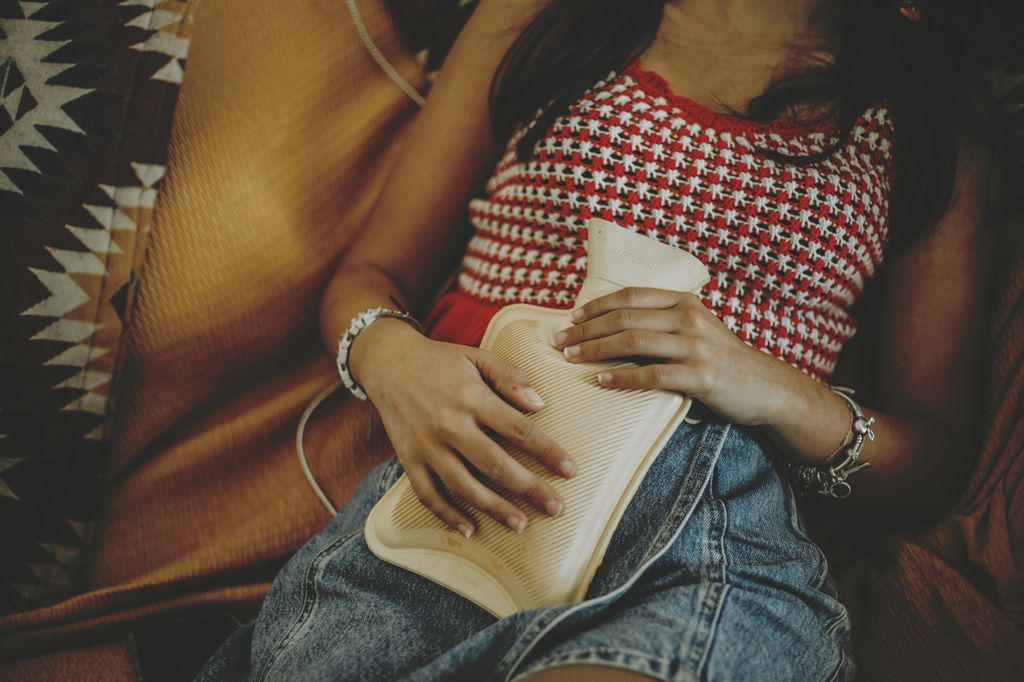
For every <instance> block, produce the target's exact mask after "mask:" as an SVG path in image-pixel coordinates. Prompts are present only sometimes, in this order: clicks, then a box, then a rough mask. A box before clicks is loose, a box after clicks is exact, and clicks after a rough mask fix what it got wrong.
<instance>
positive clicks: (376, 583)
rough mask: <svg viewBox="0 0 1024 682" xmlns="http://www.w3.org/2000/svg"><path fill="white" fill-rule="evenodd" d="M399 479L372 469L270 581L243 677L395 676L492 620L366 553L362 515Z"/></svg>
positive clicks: (388, 470) (385, 469)
mask: <svg viewBox="0 0 1024 682" xmlns="http://www.w3.org/2000/svg"><path fill="white" fill-rule="evenodd" d="M400 474H401V468H400V467H398V466H397V464H396V463H395V462H391V463H388V464H385V465H383V466H382V467H378V469H375V470H374V472H372V473H371V475H369V476H367V478H366V479H364V481H363V483H362V484H360V488H359V490H357V493H356V494H355V495H354V496H353V498H352V500H351V501H350V503H349V504H348V505H346V507H345V508H344V509H343V510H341V511H340V512H339V514H338V516H337V517H335V519H334V520H333V521H332V522H331V524H330V525H329V526H328V527H327V528H326V529H324V531H322V532H321V533H320V534H318V535H317V536H315V537H314V538H312V539H311V540H310V541H309V542H308V543H307V544H306V545H305V546H304V547H303V548H302V549H300V550H299V552H297V553H296V554H295V556H294V557H293V558H292V559H291V560H290V561H289V562H288V563H287V564H286V565H285V567H284V569H282V571H281V573H280V574H278V576H277V578H276V579H275V580H274V583H273V585H272V586H271V589H270V591H269V592H268V594H267V597H266V600H265V601H264V603H263V607H262V609H261V611H260V615H259V617H258V618H257V620H256V623H255V629H254V632H253V640H252V654H251V655H252V661H251V662H252V675H251V679H253V680H270V679H289V680H290V679H302V680H310V681H313V680H321V679H322V680H328V679H329V680H392V679H398V678H400V677H401V676H402V675H403V674H405V673H406V672H408V671H410V670H414V669H417V668H419V667H421V666H423V665H424V664H426V663H427V662H429V661H430V660H432V659H434V658H435V657H437V655H438V654H439V653H440V652H442V651H446V650H448V649H450V648H452V647H453V646H455V645H456V644H458V643H459V642H460V641H462V640H464V639H466V638H467V637H469V636H470V635H472V634H473V633H474V632H476V631H478V630H480V629H482V628H484V627H486V626H487V625H488V624H490V623H493V622H494V620H495V619H494V617H493V616H491V615H490V614H488V613H487V612H485V611H483V610H482V609H480V608H479V607H477V606H476V605H475V604H473V603H471V602H469V601H467V600H465V599H463V598H462V597H460V596H459V595H457V594H455V593H454V592H451V591H449V590H447V589H445V588H443V587H440V586H438V585H436V584H434V583H432V582H430V581H428V580H426V579H424V578H422V577H420V576H418V575H415V574H413V573H410V572H408V571H405V570H403V569H400V568H397V567H395V566H392V565H391V564H387V563H385V562H383V561H380V560H379V559H378V558H377V557H376V556H374V555H373V553H372V552H370V550H369V548H368V547H367V546H366V542H365V540H364V537H363V524H364V523H365V519H366V516H367V514H368V513H369V511H370V509H372V507H373V505H374V504H375V503H376V502H377V500H379V499H380V497H381V496H382V495H383V493H384V492H386V490H387V489H388V488H389V487H390V486H391V485H392V484H393V483H394V482H395V480H397V478H398V476H399V475H400Z"/></svg>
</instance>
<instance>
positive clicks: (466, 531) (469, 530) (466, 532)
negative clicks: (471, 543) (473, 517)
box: [458, 523, 473, 538]
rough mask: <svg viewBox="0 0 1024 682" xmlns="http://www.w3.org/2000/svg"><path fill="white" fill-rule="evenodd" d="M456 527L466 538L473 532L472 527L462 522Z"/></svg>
mask: <svg viewBox="0 0 1024 682" xmlns="http://www.w3.org/2000/svg"><path fill="white" fill-rule="evenodd" d="M458 528H459V532H460V533H462V534H463V535H464V536H465V537H467V538H468V537H469V536H471V535H472V534H473V529H472V528H470V527H469V526H467V525H466V524H464V523H460V524H459V526H458Z"/></svg>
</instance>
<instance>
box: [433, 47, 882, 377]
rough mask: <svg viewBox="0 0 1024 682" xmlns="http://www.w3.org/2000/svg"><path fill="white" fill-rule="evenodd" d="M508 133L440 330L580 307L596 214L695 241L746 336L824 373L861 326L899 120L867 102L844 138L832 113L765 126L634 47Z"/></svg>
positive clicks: (712, 300) (718, 306)
mask: <svg viewBox="0 0 1024 682" xmlns="http://www.w3.org/2000/svg"><path fill="white" fill-rule="evenodd" d="M523 132H524V131H523V130H520V131H519V133H518V134H517V135H515V136H513V138H512V140H511V141H510V142H509V145H508V147H507V149H506V152H505V154H504V156H503V158H502V159H501V160H500V161H499V163H498V166H497V168H496V169H495V171H494V174H493V176H492V177H491V178H490V180H489V181H488V183H487V185H486V190H487V193H486V196H485V197H483V198H479V199H474V200H473V201H472V202H471V204H470V209H469V216H470V220H471V222H472V223H473V225H474V227H475V228H476V229H475V234H474V236H473V237H472V239H471V241H470V243H469V246H468V249H467V252H466V255H465V258H464V260H463V264H462V268H461V270H460V273H459V276H458V280H457V283H458V289H457V291H455V292H450V293H449V294H446V296H445V297H443V298H442V300H441V301H439V303H438V306H437V307H435V309H434V311H433V314H432V316H431V319H430V320H429V322H430V323H431V324H430V326H431V327H435V325H436V328H438V329H439V330H440V331H438V333H437V334H435V337H443V336H445V335H448V338H446V339H445V340H450V341H457V342H461V343H476V342H478V341H479V338H469V337H470V336H474V337H475V335H476V331H478V328H479V327H480V325H479V324H471V325H464V326H462V329H463V330H464V333H461V338H453V337H452V336H451V330H452V329H456V328H458V325H456V324H454V322H455V321H456V320H457V319H458V318H459V317H460V316H466V318H467V319H468V318H472V317H474V316H475V317H476V318H478V321H479V318H480V316H481V312H480V311H479V310H473V308H474V307H479V306H486V307H487V308H489V309H490V313H491V314H493V312H494V311H495V310H496V309H497V307H500V306H501V305H505V304H509V303H532V304H535V305H542V306H551V307H560V308H562V307H567V306H570V305H571V304H572V302H573V300H574V299H575V296H576V293H577V291H578V289H579V287H580V285H581V283H582V281H583V277H584V274H585V272H586V266H587V261H586V254H585V248H584V247H585V243H586V231H585V223H586V221H587V219H588V218H590V217H591V216H597V217H600V218H604V219H606V220H610V221H612V222H615V223H618V224H620V225H623V226H625V227H629V228H631V229H634V230H637V231H641V232H643V233H645V234H647V235H649V236H650V237H651V238H654V239H658V240H661V241H663V242H666V243H668V244H670V245H673V246H678V247H679V248H685V249H687V250H688V251H690V252H691V253H693V254H694V255H696V256H697V257H698V258H700V259H701V260H702V261H704V262H705V264H706V265H707V267H708V269H709V270H710V271H711V274H712V280H711V283H710V284H709V285H708V286H707V287H706V288H705V290H704V302H705V304H706V305H707V306H708V307H709V308H710V309H711V310H712V311H714V312H715V313H716V314H717V315H718V316H719V317H720V318H721V319H722V320H723V321H724V322H725V324H726V325H728V326H729V328H730V329H732V330H733V331H734V332H735V333H736V334H737V335H738V336H739V337H740V338H742V339H744V340H745V341H747V342H748V343H750V344H751V345H753V346H755V347H757V348H760V349H762V350H765V351H767V352H769V353H772V354H773V355H776V356H777V357H779V358H781V359H783V360H785V361H786V362H789V363H790V364H792V365H794V366H796V367H798V368H800V369H802V370H804V371H805V372H807V373H808V374H810V375H811V376H814V377H816V378H818V379H822V380H824V379H827V378H828V377H829V376H830V375H831V373H832V371H833V369H834V367H835V363H836V358H837V355H838V353H839V350H840V348H841V347H842V346H843V344H844V343H846V342H847V341H848V340H849V339H850V338H851V337H853V335H854V334H855V332H856V322H855V320H854V319H853V317H852V316H851V315H850V313H849V308H850V306H851V305H852V304H853V302H854V301H855V300H856V299H857V297H858V295H859V294H860V293H861V292H862V290H863V288H864V286H865V284H866V283H867V282H868V280H869V279H870V278H871V277H872V276H873V275H874V274H875V273H876V272H877V271H878V269H879V267H880V266H881V264H882V261H883V252H884V247H885V244H886V241H887V236H888V213H889V209H888V194H889V184H890V180H889V176H890V173H891V156H892V154H891V150H892V143H891V139H892V132H893V131H892V121H891V119H890V117H889V115H888V112H887V111H886V109H885V108H882V107H879V108H872V109H869V110H867V111H865V112H864V113H863V114H862V115H861V117H860V119H859V120H858V121H857V123H856V125H855V127H854V129H853V132H852V134H851V135H850V137H849V138H848V140H847V141H846V142H845V143H844V144H843V146H842V148H841V149H840V150H838V151H837V152H836V153H835V154H833V155H831V156H829V157H828V158H827V159H826V160H824V161H822V162H819V163H813V164H810V165H797V164H791V163H779V162H776V161H773V160H772V159H771V158H768V157H766V156H765V155H764V154H763V153H762V152H761V150H764V149H770V150H773V151H776V152H780V153H782V154H785V155H787V156H806V155H808V154H814V153H816V152H821V151H823V150H825V149H827V148H829V147H830V146H831V145H833V144H835V143H836V142H837V141H838V133H839V130H838V125H837V123H836V121H835V120H834V119H828V120H825V121H821V122H816V123H812V124H797V123H793V122H786V121H780V122H776V123H771V124H760V123H756V122H752V121H748V120H746V119H742V118H739V117H736V116H728V115H722V114H718V113H715V112H712V111H710V110H709V109H707V108H706V107H703V106H701V105H700V104H698V103H696V102H694V101H692V100H689V99H686V98H684V97H680V96H678V95H676V94H674V93H673V92H672V90H671V88H670V87H669V85H668V84H667V83H666V81H665V80H664V79H663V78H661V76H659V75H658V74H656V73H654V72H652V71H648V70H645V69H644V68H643V67H642V64H640V62H639V61H634V62H633V63H632V64H630V65H629V66H628V67H626V68H625V69H623V71H622V73H612V74H610V75H609V76H608V77H607V78H606V79H604V80H603V81H601V82H599V83H598V84H596V85H595V86H594V87H593V88H592V89H591V90H590V91H589V92H588V93H587V94H586V95H585V96H583V97H582V98H581V99H580V100H579V101H578V102H577V103H575V104H574V105H573V107H571V109H570V110H569V111H568V112H567V113H566V114H565V115H563V116H562V117H560V118H559V119H558V120H557V121H556V122H555V124H554V125H553V126H552V129H551V130H550V131H548V133H547V134H546V135H545V136H544V137H543V138H542V139H541V140H540V141H539V142H538V144H537V145H536V147H535V148H534V151H533V154H532V156H531V158H530V159H528V160H527V161H526V162H525V163H521V162H519V161H518V160H517V158H516V155H515V146H516V144H517V143H518V141H519V140H520V139H521V136H522V134H523Z"/></svg>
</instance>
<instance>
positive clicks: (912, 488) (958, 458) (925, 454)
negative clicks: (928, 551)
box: [764, 361, 974, 522]
mask: <svg viewBox="0 0 1024 682" xmlns="http://www.w3.org/2000/svg"><path fill="white" fill-rule="evenodd" d="M779 365H780V367H779V369H778V374H779V376H778V379H777V380H776V382H775V386H776V387H777V390H776V392H775V394H774V395H772V396H769V397H767V401H768V402H769V404H770V405H771V407H770V409H769V410H768V417H767V419H766V421H765V423H764V427H765V429H766V430H767V431H768V432H769V434H770V435H771V437H772V439H773V440H775V441H776V442H777V443H778V444H779V445H780V447H782V448H783V449H784V450H785V451H786V454H787V456H789V457H791V458H792V459H794V460H795V461H808V462H809V461H820V460H822V459H823V458H825V457H827V456H828V455H829V454H831V453H832V452H834V451H835V450H836V448H837V447H838V446H839V445H840V444H841V443H842V442H843V440H844V437H845V436H846V434H847V432H848V430H849V428H850V423H851V416H850V410H849V409H848V407H847V405H846V403H845V401H843V399H842V398H840V397H839V396H837V395H836V394H835V393H833V392H832V390H831V389H830V388H828V386H826V385H824V384H821V383H819V382H817V381H814V380H813V379H811V378H810V377H808V376H806V375H805V374H804V373H803V372H801V371H799V370H797V369H795V368H793V367H790V366H789V365H785V364H784V363H782V362H781V361H780V362H779ZM854 399H855V400H857V401H858V404H860V405H861V408H862V409H863V411H864V415H865V417H868V418H871V417H873V418H874V420H875V421H874V424H873V425H872V430H873V431H874V433H875V439H874V440H870V439H865V441H864V446H863V449H862V450H861V455H860V460H859V461H861V462H869V463H870V466H869V467H867V468H865V469H862V470H860V471H857V472H855V473H853V474H851V476H850V478H849V483H850V486H851V488H852V493H851V494H850V496H849V497H848V498H846V499H845V500H844V501H843V503H842V504H845V505H849V506H851V507H853V508H855V509H858V510H860V511H864V512H868V513H870V514H873V515H879V516H884V517H886V518H887V519H890V520H896V519H898V520H901V521H905V522H915V521H922V520H925V519H928V518H932V517H934V516H936V515H938V514H941V513H942V512H943V511H945V510H946V509H948V508H949V507H950V506H951V505H952V504H953V503H954V502H955V501H956V498H957V497H958V496H959V494H960V492H961V491H962V489H963V486H964V484H965V483H966V480H967V476H968V475H969V469H970V466H971V460H970V458H969V457H966V456H965V455H967V454H969V453H970V452H971V447H972V446H973V445H974V443H970V442H967V441H968V440H969V439H968V437H967V436H966V434H967V433H969V432H970V429H969V426H970V425H969V424H966V423H963V422H962V421H961V422H960V423H957V424H955V425H953V424H948V423H942V422H940V421H939V420H937V419H934V418H929V417H927V416H923V415H914V414H897V413H893V412H888V411H879V410H875V409H872V408H871V407H870V405H866V404H864V402H862V398H861V397H860V396H854ZM962 417H963V418H964V419H968V420H969V415H968V414H964V415H962Z"/></svg>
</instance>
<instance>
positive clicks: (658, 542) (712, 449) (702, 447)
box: [497, 421, 730, 681]
mask: <svg viewBox="0 0 1024 682" xmlns="http://www.w3.org/2000/svg"><path fill="white" fill-rule="evenodd" d="M729 428H730V425H729V424H728V423H727V422H720V421H716V422H712V423H710V424H709V425H708V427H707V428H706V430H705V431H704V433H702V434H701V440H700V442H699V444H698V445H697V450H696V451H695V454H694V458H693V463H694V464H695V465H698V466H699V465H707V464H708V463H709V462H710V464H711V465H710V466H703V467H701V468H702V471H701V473H700V475H701V477H702V479H703V480H702V481H701V482H700V486H699V490H698V491H697V492H696V493H695V494H694V495H686V494H684V493H683V491H684V490H687V489H689V488H690V486H688V485H687V484H688V483H690V481H691V480H692V478H693V477H695V476H696V475H697V474H696V473H695V470H696V469H698V466H693V467H691V468H690V470H689V471H687V473H686V478H685V479H684V481H683V483H682V485H681V490H680V494H679V496H678V497H676V500H675V502H674V503H673V505H672V509H673V511H672V513H671V514H670V515H669V516H668V518H667V519H666V523H665V524H663V525H662V528H661V530H660V531H659V532H658V535H657V536H656V537H655V540H654V542H652V543H651V547H652V548H651V549H650V550H648V552H647V554H646V555H645V557H644V560H643V561H642V562H641V563H640V566H639V568H638V569H637V570H636V571H634V573H633V575H631V576H630V577H629V578H628V579H627V580H626V581H625V582H623V583H622V584H621V585H619V586H618V587H617V588H615V589H614V590H612V591H611V592H608V593H607V594H605V595H602V596H600V597H596V598H594V599H591V600H588V601H583V602H579V603H577V604H573V605H571V606H569V607H568V608H566V609H564V610H562V611H560V612H558V613H557V614H555V617H553V618H552V619H551V622H550V623H548V624H547V625H546V626H544V628H543V629H542V630H541V631H540V632H539V633H538V634H537V636H536V637H535V638H533V640H532V641H530V639H529V638H528V637H527V633H524V634H523V635H522V636H521V637H520V638H519V640H518V641H525V646H524V647H522V651H521V652H520V653H519V655H518V657H517V658H516V660H515V661H514V662H513V663H512V664H511V665H510V666H508V672H507V673H506V674H505V675H504V677H505V680H506V681H508V680H511V678H512V675H513V674H514V673H515V670H516V668H517V667H518V666H519V664H521V663H522V662H523V660H524V659H525V658H526V656H527V655H529V653H530V651H531V650H532V649H533V648H534V646H536V644H537V643H538V642H539V641H540V640H541V639H542V638H543V637H544V635H546V634H547V633H548V632H549V631H550V630H551V629H552V628H554V627H555V626H556V625H558V622H559V621H561V620H562V619H564V618H565V617H567V616H569V615H571V614H572V613H575V612H578V611H581V610H583V609H585V608H589V607H591V606H596V605H599V604H601V603H602V602H605V601H608V600H610V599H612V598H614V597H617V596H619V595H620V594H622V593H623V592H625V591H626V590H628V589H629V588H630V587H632V586H633V584H634V583H635V582H636V581H637V580H638V579H639V577H640V576H641V575H643V573H644V572H645V571H646V570H647V569H648V568H649V567H650V565H651V564H652V563H653V562H654V561H656V560H657V559H658V558H659V557H660V556H662V555H663V554H664V553H665V552H667V551H668V549H669V547H670V546H671V543H672V541H674V540H675V538H676V537H678V535H679V533H680V532H682V529H683V526H684V525H685V523H686V521H687V520H688V519H689V517H690V515H691V514H692V513H693V510H694V508H695V507H696V505H695V504H690V502H691V500H689V499H687V498H692V497H697V498H699V497H700V495H702V494H703V493H704V490H705V488H706V486H707V485H708V483H709V482H710V479H711V476H710V474H711V473H712V471H713V470H714V463H715V461H716V460H717V457H718V455H719V454H720V453H721V451H722V448H723V447H724V446H725V441H726V438H727V437H728V435H729ZM712 434H714V435H715V436H717V440H715V441H714V442H711V437H712ZM684 499H685V500H686V502H687V503H686V504H685V505H683V509H682V511H680V504H681V503H682V501H683V500H684ZM679 517H681V518H679ZM674 519H678V523H677V524H675V526H674V528H672V531H671V533H669V532H668V531H667V530H666V529H667V528H671V527H672V525H673V524H672V521H673V520H674ZM665 535H668V536H669V537H668V538H665V539H664V540H663V539H662V538H663V536H665ZM655 548H657V549H655ZM652 554H653V556H652ZM541 620H543V617H541V618H538V619H537V620H535V621H534V622H533V623H532V624H531V625H530V628H528V630H532V629H534V628H535V626H537V627H539V623H540V621H541ZM515 650H516V648H515V647H514V646H513V647H511V648H510V649H509V652H508V653H507V654H506V655H505V657H504V658H503V659H502V662H501V664H499V666H498V668H497V670H501V668H502V667H504V666H505V664H506V661H508V660H509V658H510V657H511V656H512V655H513V653H514V652H515ZM501 676H502V675H500V674H499V675H497V677H501Z"/></svg>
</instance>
